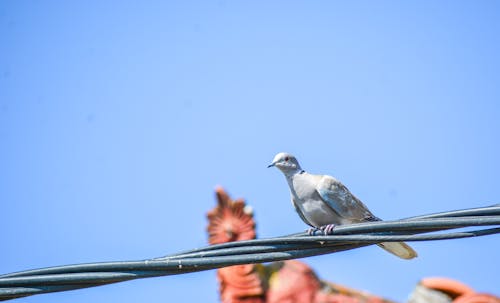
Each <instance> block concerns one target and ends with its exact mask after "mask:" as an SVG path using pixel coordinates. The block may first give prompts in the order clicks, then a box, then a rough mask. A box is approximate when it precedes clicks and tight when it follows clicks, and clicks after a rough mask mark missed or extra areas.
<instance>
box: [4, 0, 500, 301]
mask: <svg viewBox="0 0 500 303" xmlns="http://www.w3.org/2000/svg"><path fill="white" fill-rule="evenodd" d="M499 33H500V5H499V3H498V2H497V1H366V2H364V1H343V2H341V1H314V2H311V1H244V2H243V1H215V2H214V1H198V2H190V1H177V2H174V1H146V2H145V1H137V2H128V1H79V2H77V1H1V2H0V147H1V149H0V171H1V173H0V203H1V208H0V209H1V211H0V214H1V220H0V230H1V234H2V245H1V249H0V272H1V273H8V272H13V271H19V270H24V269H31V268H40V267H46V266H54V265H63V264H74V263H83V262H97V261H113V260H139V259H146V258H153V257H159V256H163V255H166V254H171V253H175V252H179V251H183V250H186V249H190V248H195V247H200V246H204V245H205V244H206V241H207V236H206V233H205V228H206V225H207V221H206V218H205V213H206V212H207V211H208V210H209V209H210V208H211V207H213V206H214V205H215V201H214V193H213V189H214V187H215V186H216V185H218V184H220V185H222V186H224V187H225V188H226V189H227V190H228V191H229V193H230V194H231V195H232V196H233V197H244V198H246V199H247V201H248V203H249V204H251V205H252V206H253V208H254V209H255V213H256V220H257V222H258V226H257V232H258V236H259V237H271V236H279V235H284V234H290V233H294V232H299V231H303V230H305V229H306V226H305V225H304V224H303V223H302V221H301V220H300V219H299V217H298V216H297V215H296V214H295V213H294V210H293V208H292V206H291V205H290V202H289V193H288V188H287V185H286V182H285V179H284V177H283V176H282V175H281V174H280V173H279V172H278V171H277V170H275V169H267V168H266V166H267V164H269V162H270V161H271V160H272V158H273V157H274V155H275V154H276V153H277V152H280V151H288V152H291V153H293V154H295V155H296V156H297V158H298V159H299V160H300V162H301V164H302V166H303V167H304V168H305V169H306V170H307V171H309V172H311V173H325V174H330V175H334V176H335V177H337V178H338V179H340V180H341V181H342V182H343V183H344V184H345V185H347V187H349V189H351V191H352V192H353V193H354V194H356V195H357V196H358V197H359V198H360V199H361V200H363V201H364V202H365V204H367V205H368V206H369V207H370V208H371V210H372V211H373V212H374V213H375V214H376V215H377V216H379V217H382V218H385V219H397V218H403V217H408V216H413V215H420V214H426V213H431V212H437V211H444V210H453V209H461V208H469V207H479V206H486V205H491V204H495V203H500V186H499V181H498V180H500V160H499V155H500V140H499V139H500V100H499V98H500V85H499V84H500V74H499V71H500V56H499V54H500V34H499ZM499 239H500V238H499V236H490V237H483V238H476V239H466V240H453V241H441V242H425V243H414V244H412V245H413V246H414V247H415V249H416V250H417V251H418V252H419V258H418V259H416V260H414V261H403V260H399V259H397V258H395V257H394V256H392V255H389V254H387V253H385V252H384V251H382V250H381V249H379V248H377V247H367V248H362V249H358V250H354V251H348V252H342V253H338V254H334V255H326V256H320V257H312V258H308V259H305V260H303V261H305V262H307V263H308V264H310V265H311V266H312V267H313V268H314V269H315V270H316V271H317V273H318V274H319V276H320V277H321V278H324V279H327V280H330V281H335V282H338V283H343V284H345V285H348V286H351V287H355V288H359V289H364V290H367V291H370V292H372V293H375V294H378V295H382V296H387V297H390V298H393V299H396V300H399V301H403V300H404V299H406V296H407V295H408V294H409V293H410V292H411V291H412V289H413V287H414V286H415V284H416V283H417V282H418V280H419V279H421V278H422V277H427V276H448V277H452V278H456V279H459V280H461V281H463V282H465V283H467V284H469V285H471V286H472V287H474V288H476V289H477V290H480V291H486V292H494V293H495V292H496V294H499V293H500V291H499V289H498V285H500V276H499V275H498V270H499V268H500V259H499V258H498V252H499V251H500V241H499ZM21 300H23V301H24V302H94V301H96V302H108V301H120V302H138V301H139V300H141V301H143V302H166V301H169V302H182V301H184V302H189V301H191V302H196V301H203V302H217V301H218V294H217V283H216V280H215V272H214V271H208V272H202V273H193V274H187V275H181V276H170V277H163V278H154V279H145V280H138V281H132V282H126V283H119V284H115V285H108V286H104V287H98V288H92V289H85V290H78V291H72V292H64V293H56V294H48V295H40V296H34V297H30V298H26V299H21Z"/></svg>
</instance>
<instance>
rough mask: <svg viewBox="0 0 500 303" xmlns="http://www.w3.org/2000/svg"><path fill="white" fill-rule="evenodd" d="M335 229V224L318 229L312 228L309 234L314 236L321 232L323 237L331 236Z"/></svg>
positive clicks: (308, 231)
mask: <svg viewBox="0 0 500 303" xmlns="http://www.w3.org/2000/svg"><path fill="white" fill-rule="evenodd" d="M334 228H335V224H327V225H323V226H320V227H319V228H317V227H312V228H309V229H308V230H307V234H308V235H309V236H314V235H315V234H316V232H317V231H321V232H322V233H323V235H331V234H332V233H333V229H334Z"/></svg>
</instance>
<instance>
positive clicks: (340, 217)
mask: <svg viewBox="0 0 500 303" xmlns="http://www.w3.org/2000/svg"><path fill="white" fill-rule="evenodd" d="M269 167H276V168H278V169H279V170H280V171H281V172H282V173H283V174H284V175H285V178H286V181H287V182H288V186H289V188H290V194H291V200H292V204H293V206H294V207H295V210H296V211H297V213H298V214H299V216H300V218H301V219H302V221H304V222H305V223H306V224H307V225H309V226H311V227H312V229H309V234H310V235H312V234H314V231H315V230H318V229H319V230H321V231H323V233H324V234H331V232H332V231H333V229H334V228H335V226H337V225H345V224H353V223H362V222H373V221H381V219H379V218H378V217H376V216H375V215H373V214H372V212H371V211H370V210H369V209H368V208H367V207H366V205H365V204H363V202H361V200H359V199H358V198H357V197H356V196H354V195H353V194H352V193H351V192H350V191H349V189H348V188H347V187H346V186H345V185H344V184H342V183H341V182H340V181H339V180H337V179H335V178H334V177H332V176H328V175H314V174H310V173H307V172H306V171H305V170H303V169H302V167H301V166H300V164H299V162H298V161H297V158H295V157H294V156H293V155H292V154H290V153H286V152H281V153H278V154H277V155H276V156H275V157H274V159H273V161H272V162H271V164H269V165H268V168H269ZM377 245H378V246H380V247H381V248H383V249H384V250H386V251H387V252H389V253H391V254H393V255H395V256H398V257H400V258H402V259H413V258H415V257H417V252H416V251H415V250H414V249H413V248H411V247H410V246H409V245H408V244H406V243H404V242H383V243H378V244H377Z"/></svg>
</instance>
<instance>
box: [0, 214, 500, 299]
mask: <svg viewBox="0 0 500 303" xmlns="http://www.w3.org/2000/svg"><path fill="white" fill-rule="evenodd" d="M472 226H490V228H486V229H475V230H469V231H457V232H448V233H446V232H443V231H446V230H450V229H457V228H464V227H472ZM317 233H318V235H314V236H309V235H307V234H306V233H298V234H293V235H289V236H283V237H276V238H268V239H255V240H247V241H238V242H228V243H223V244H216V245H211V246H207V247H204V248H199V249H194V250H190V251H186V252H182V253H178V254H174V255H168V256H165V257H160V258H154V259H148V260H140V261H117V262H100V263H86V264H76V265H64V266H55V267H49V268H42V269H33V270H26V271H21V272H15V273H10V274H4V275H0V300H9V299H14V298H19V297H25V296H31V295H36V294H42V293H49V292H59V291H67V290H73V289H80V288H87V287H94V286H99V285H105V284H110V283H117V282H123V281H128V280H133V279H140V278H150V277H158V276H167V275H176V274H183V273H190V272H197V271H203V270H209V269H215V268H220V267H225V266H231V265H240V264H249V263H263V262H272V261H281V260H289V259H296V258H303V257H309V256H316V255H323V254H330V253H335V252H339V251H345V250H350V249H354V248H359V247H363V246H367V245H372V244H375V243H379V242H399V241H437V240H447V239H461V238H469V237H477V236H485V235H492V234H497V233H500V205H493V206H489V207H482V208H473V209H464V210H456V211H449V212H442V213H434V214H429V215H424V216H418V217H411V218H406V219H402V220H396V221H376V222H367V223H359V224H352V225H343V226H337V227H335V229H334V231H333V234H332V235H322V234H321V232H320V231H318V232H317Z"/></svg>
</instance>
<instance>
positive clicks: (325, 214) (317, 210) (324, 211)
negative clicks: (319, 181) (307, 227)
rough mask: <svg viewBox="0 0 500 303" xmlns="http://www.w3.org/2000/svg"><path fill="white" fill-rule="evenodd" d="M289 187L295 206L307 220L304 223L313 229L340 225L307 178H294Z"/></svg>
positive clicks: (338, 219) (336, 217)
mask: <svg viewBox="0 0 500 303" xmlns="http://www.w3.org/2000/svg"><path fill="white" fill-rule="evenodd" d="M290 185H291V186H290V190H291V192H292V196H293V197H294V201H295V203H296V204H297V205H296V206H297V208H298V210H299V211H300V212H301V213H302V215H303V216H304V218H305V219H306V220H307V222H306V223H309V224H311V225H313V226H315V227H320V226H323V225H327V224H341V222H340V219H341V218H340V217H339V216H338V214H337V213H336V212H335V211H334V210H333V209H332V208H331V207H330V206H328V204H327V203H325V202H324V201H323V200H322V199H321V197H320V195H319V194H318V192H317V191H316V187H315V184H314V180H312V179H311V178H307V176H304V178H301V176H296V178H295V179H294V180H293V181H292V184H290Z"/></svg>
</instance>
